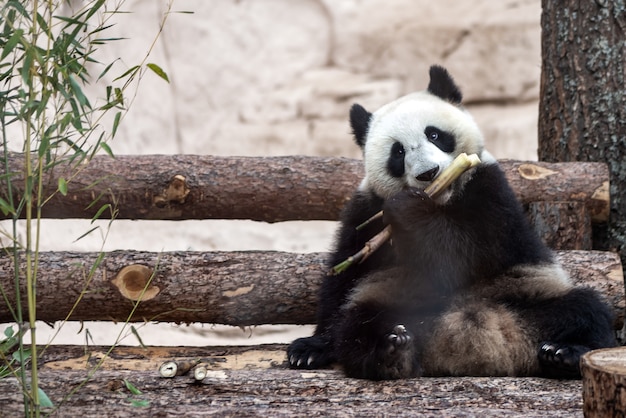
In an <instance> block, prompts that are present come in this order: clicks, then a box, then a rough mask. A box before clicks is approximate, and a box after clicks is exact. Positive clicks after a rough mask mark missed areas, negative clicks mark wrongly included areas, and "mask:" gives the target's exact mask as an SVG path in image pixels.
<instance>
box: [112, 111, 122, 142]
mask: <svg viewBox="0 0 626 418" xmlns="http://www.w3.org/2000/svg"><path fill="white" fill-rule="evenodd" d="M121 117H122V112H117V113H116V114H115V119H113V129H111V138H115V133H116V132H117V127H118V126H119V124H120V118H121Z"/></svg>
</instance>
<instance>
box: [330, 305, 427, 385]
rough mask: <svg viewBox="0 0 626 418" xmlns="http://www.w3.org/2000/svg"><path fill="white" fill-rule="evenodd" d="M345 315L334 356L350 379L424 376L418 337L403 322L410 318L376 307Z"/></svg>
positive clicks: (358, 307)
mask: <svg viewBox="0 0 626 418" xmlns="http://www.w3.org/2000/svg"><path fill="white" fill-rule="evenodd" d="M343 314H344V315H343V318H342V322H341V325H340V326H339V327H338V329H337V333H338V334H337V335H336V337H335V349H334V352H335V355H336V357H337V360H338V361H339V363H340V364H341V365H342V366H343V368H344V371H345V373H346V375H348V376H349V377H356V378H362V379H371V380H388V379H402V378H409V377H415V376H418V375H420V374H421V368H420V366H419V362H418V359H417V350H416V346H415V343H416V341H415V337H414V336H413V334H412V333H411V332H410V331H409V330H408V329H407V327H406V326H405V324H404V321H403V319H408V318H402V315H399V314H398V313H393V312H389V311H387V310H386V309H384V308H382V307H381V306H376V305H375V304H359V305H355V306H352V307H350V308H348V309H345V310H344V311H343Z"/></svg>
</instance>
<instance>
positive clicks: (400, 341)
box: [387, 324, 413, 353]
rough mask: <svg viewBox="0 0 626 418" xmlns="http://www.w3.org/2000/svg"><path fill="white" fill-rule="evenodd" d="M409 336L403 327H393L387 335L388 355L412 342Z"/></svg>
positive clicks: (399, 325)
mask: <svg viewBox="0 0 626 418" xmlns="http://www.w3.org/2000/svg"><path fill="white" fill-rule="evenodd" d="M412 339H413V338H412V337H411V334H409V331H407V329H406V327H405V326H404V325H401V324H398V325H396V326H395V327H393V331H391V333H390V334H389V335H387V341H389V353H393V352H395V351H396V350H399V349H401V348H403V347H406V346H407V345H408V344H409V343H410V342H411V340H412Z"/></svg>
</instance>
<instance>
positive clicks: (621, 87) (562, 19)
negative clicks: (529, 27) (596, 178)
mask: <svg viewBox="0 0 626 418" xmlns="http://www.w3.org/2000/svg"><path fill="white" fill-rule="evenodd" d="M542 6H543V12H542V16H541V25H542V29H543V31H542V43H541V45H542V74H541V92H540V106H539V159H540V160H542V161H552V162H556V161H600V162H606V163H608V165H609V167H610V173H611V175H610V177H611V178H610V185H611V186H610V195H611V206H610V209H611V210H610V223H609V226H608V230H607V229H606V227H605V228H596V231H594V248H597V249H611V250H618V251H620V252H621V256H622V262H623V263H625V262H626V246H625V243H626V158H625V157H626V140H625V138H626V83H625V79H624V77H625V75H626V42H625V41H624V39H625V34H624V29H625V28H626V4H625V3H624V1H606V0H595V1H577V0H562V1H556V0H543V1H542Z"/></svg>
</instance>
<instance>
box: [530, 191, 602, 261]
mask: <svg viewBox="0 0 626 418" xmlns="http://www.w3.org/2000/svg"><path fill="white" fill-rule="evenodd" d="M528 217H529V219H530V222H531V224H532V225H533V226H534V227H535V230H536V231H537V233H538V234H539V236H540V237H541V238H542V239H543V240H544V242H545V243H546V244H547V245H548V247H550V248H558V249H560V250H590V249H591V244H592V228H591V219H590V218H589V214H588V213H587V208H586V207H585V205H584V203H582V202H546V201H543V202H531V203H530V204H529V205H528Z"/></svg>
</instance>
